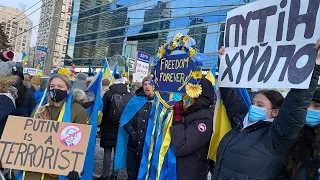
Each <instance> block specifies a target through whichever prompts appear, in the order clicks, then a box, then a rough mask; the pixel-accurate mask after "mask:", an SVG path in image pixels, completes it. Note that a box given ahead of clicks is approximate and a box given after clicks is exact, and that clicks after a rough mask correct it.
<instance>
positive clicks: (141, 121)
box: [124, 76, 154, 180]
mask: <svg viewBox="0 0 320 180" xmlns="http://www.w3.org/2000/svg"><path fill="white" fill-rule="evenodd" d="M149 78H150V77H149V76H147V77H145V78H144V79H143V81H142V84H143V87H141V88H139V89H138V90H137V92H136V96H139V98H146V99H147V100H149V101H146V103H145V104H143V105H142V107H141V108H140V109H138V110H137V112H136V114H135V115H134V116H133V118H132V119H131V120H129V122H128V123H126V124H125V125H124V129H125V131H126V132H127V133H128V134H129V139H128V145H127V147H128V151H127V162H126V164H127V173H128V180H136V179H137V178H138V173H139V167H140V162H141V158H142V151H143V145H144V139H145V137H146V132H147V127H148V120H149V115H150V110H151V107H152V103H151V102H150V101H151V100H152V99H153V96H154V92H153V91H152V89H151V86H150V84H149ZM132 100H134V98H133V99H132ZM129 104H130V102H129ZM126 108H128V107H126ZM132 108H134V107H132Z"/></svg>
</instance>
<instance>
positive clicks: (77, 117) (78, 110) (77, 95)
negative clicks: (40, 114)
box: [24, 90, 88, 180]
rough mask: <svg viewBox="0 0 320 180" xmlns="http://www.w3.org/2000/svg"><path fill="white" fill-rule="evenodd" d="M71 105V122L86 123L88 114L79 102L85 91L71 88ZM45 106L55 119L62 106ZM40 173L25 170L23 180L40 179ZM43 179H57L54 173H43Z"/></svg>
mask: <svg viewBox="0 0 320 180" xmlns="http://www.w3.org/2000/svg"><path fill="white" fill-rule="evenodd" d="M72 95H73V96H72V105H71V119H70V122H71V123H77V124H87V120H88V116H87V111H86V110H85V109H84V107H82V105H81V104H80V102H82V101H83V100H84V98H85V93H84V92H83V91H82V90H73V94H72ZM43 107H45V108H46V111H48V112H49V113H48V114H50V117H48V118H49V119H51V120H57V119H58V117H59V114H60V111H61V109H62V106H60V107H56V106H54V105H49V106H43ZM41 175H42V174H41V173H37V172H26V174H25V179H24V180H40V179H41ZM44 180H58V177H57V176H56V175H51V174H45V178H44Z"/></svg>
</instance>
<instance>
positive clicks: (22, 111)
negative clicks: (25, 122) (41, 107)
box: [11, 85, 36, 117]
mask: <svg viewBox="0 0 320 180" xmlns="http://www.w3.org/2000/svg"><path fill="white" fill-rule="evenodd" d="M22 86H23V87H22V89H23V90H24V91H25V92H24V97H23V102H22V103H20V104H18V103H17V104H16V106H17V107H16V109H15V110H13V112H12V113H11V115H14V116H23V117H30V116H31V114H32V111H33V109H34V108H35V106H36V100H35V97H34V93H33V92H32V89H31V88H27V87H26V86H25V85H22ZM19 90H20V89H19Z"/></svg>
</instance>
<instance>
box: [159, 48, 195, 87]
mask: <svg viewBox="0 0 320 180" xmlns="http://www.w3.org/2000/svg"><path fill="white" fill-rule="evenodd" d="M154 69H155V70H154V84H155V90H159V91H165V92H177V93H186V88H185V86H186V85H187V84H188V82H189V80H190V79H191V77H192V73H193V72H194V71H196V67H195V65H194V62H193V60H191V59H190V57H189V56H188V54H178V55H169V56H164V57H163V58H161V59H160V62H158V64H157V65H156V66H155V67H154Z"/></svg>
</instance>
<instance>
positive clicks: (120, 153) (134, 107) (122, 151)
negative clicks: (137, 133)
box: [114, 96, 150, 171]
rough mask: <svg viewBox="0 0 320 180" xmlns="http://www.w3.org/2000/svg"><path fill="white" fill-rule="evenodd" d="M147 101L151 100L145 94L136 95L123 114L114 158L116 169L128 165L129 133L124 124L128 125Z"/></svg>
mask: <svg viewBox="0 0 320 180" xmlns="http://www.w3.org/2000/svg"><path fill="white" fill-rule="evenodd" d="M147 102H150V101H149V100H147V99H146V98H145V97H143V96H134V97H133V98H132V99H131V100H130V101H129V103H128V104H127V106H126V107H125V109H124V111H123V113H122V115H121V118H120V125H119V131H118V139H117V146H116V153H115V160H114V169H115V170H116V171H117V170H119V169H122V168H125V167H126V159H127V144H128V133H127V132H126V131H125V130H124V128H123V126H124V125H126V124H127V123H128V122H129V121H130V120H131V119H132V118H133V116H134V115H135V114H136V113H137V112H138V111H139V109H140V108H142V106H143V105H144V104H146V103H147Z"/></svg>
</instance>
